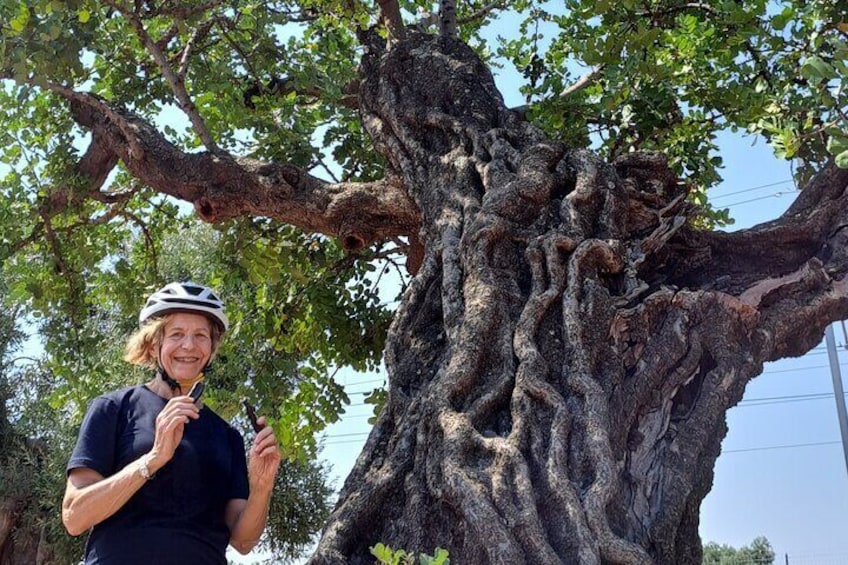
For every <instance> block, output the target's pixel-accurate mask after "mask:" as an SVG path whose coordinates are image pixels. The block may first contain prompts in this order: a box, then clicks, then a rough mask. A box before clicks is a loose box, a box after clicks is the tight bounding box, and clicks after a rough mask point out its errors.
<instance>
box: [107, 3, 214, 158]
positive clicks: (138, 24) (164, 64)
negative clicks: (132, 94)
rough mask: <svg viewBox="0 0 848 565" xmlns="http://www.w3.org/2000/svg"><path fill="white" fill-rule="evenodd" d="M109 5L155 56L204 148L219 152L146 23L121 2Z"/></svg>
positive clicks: (183, 83)
mask: <svg viewBox="0 0 848 565" xmlns="http://www.w3.org/2000/svg"><path fill="white" fill-rule="evenodd" d="M107 4H108V5H109V6H111V7H113V8H114V9H115V10H117V11H118V12H120V13H121V14H122V15H123V16H124V17H125V18H126V19H127V21H129V22H130V25H132V27H133V29H135V32H136V35H138V37H139V39H140V40H141V43H142V45H144V47H145V48H146V49H147V51H148V52H149V53H150V54H151V55H152V56H153V59H154V60H155V61H156V64H157V65H158V66H159V70H160V71H162V76H164V77H165V80H166V81H168V84H169V85H170V86H171V91H172V92H173V93H174V96H176V98H177V101H178V102H179V105H180V109H182V111H183V112H185V114H186V116H188V119H189V120H190V121H191V125H192V127H193V128H194V131H195V133H197V135H198V137H200V140H201V141H202V142H203V145H204V147H206V149H208V150H209V151H212V152H215V151H218V146H217V144H216V143H215V140H214V139H213V138H212V134H211V133H210V131H209V128H208V127H207V126H206V122H204V120H203V117H202V116H201V115H200V113H199V112H198V111H197V107H196V106H195V105H194V102H193V101H192V100H191V97H190V96H189V95H188V91H186V88H185V81H184V80H183V78H182V77H180V76H178V75H177V74H176V73H175V72H174V70H173V69H172V68H171V65H170V63H169V62H168V59H167V57H165V53H164V52H163V51H162V50H161V49H160V48H159V46H158V45H157V44H156V42H155V41H153V39H152V38H151V37H150V35H149V34H148V33H147V30H146V29H145V28H144V22H142V21H141V18H140V17H139V15H138V14H137V13H135V12H133V11H132V10H129V9H128V8H127V7H126V6H124V5H123V3H121V2H116V1H114V0H107Z"/></svg>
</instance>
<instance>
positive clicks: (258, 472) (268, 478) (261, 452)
mask: <svg viewBox="0 0 848 565" xmlns="http://www.w3.org/2000/svg"><path fill="white" fill-rule="evenodd" d="M257 422H258V423H259V425H261V426H262V430H261V431H260V432H259V433H258V434H256V437H255V438H253V447H251V448H250V455H249V458H248V462H247V476H248V479H249V481H250V491H251V492H254V491H262V492H268V491H270V490H271V489H272V488H273V487H274V478H275V477H276V476H277V471H278V470H279V469H280V460H281V458H282V457H281V455H280V446H279V444H278V443H277V438H276V436H274V430H273V429H272V428H271V427H270V426H268V425H267V423H266V420H265V417H264V416H261V417H260V418H259V419H258V420H257Z"/></svg>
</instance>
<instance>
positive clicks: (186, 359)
mask: <svg viewBox="0 0 848 565" xmlns="http://www.w3.org/2000/svg"><path fill="white" fill-rule="evenodd" d="M211 356H212V323H211V322H210V321H209V318H207V317H206V316H203V315H201V314H188V313H184V312H178V313H176V314H171V315H170V316H169V317H168V321H167V322H165V328H164V331H163V336H162V347H161V348H160V350H159V363H161V364H162V367H163V368H164V369H165V371H167V372H168V374H169V375H170V376H171V378H172V379H174V380H176V381H177V382H190V381H193V380H194V379H195V378H197V376H198V375H199V374H200V371H201V370H203V368H204V367H205V366H206V363H208V362H209V358H210V357H211Z"/></svg>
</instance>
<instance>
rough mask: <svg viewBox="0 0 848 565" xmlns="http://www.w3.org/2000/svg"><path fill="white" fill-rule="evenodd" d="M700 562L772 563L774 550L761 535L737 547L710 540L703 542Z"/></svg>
mask: <svg viewBox="0 0 848 565" xmlns="http://www.w3.org/2000/svg"><path fill="white" fill-rule="evenodd" d="M702 563H703V564H704V565H770V564H771V563H774V550H772V548H771V544H770V543H769V541H768V540H767V539H766V538H765V537H763V536H760V537H757V538H754V541H752V542H751V545H746V546H744V547H741V548H739V549H736V548H735V547H731V546H729V545H724V544H718V543H716V542H713V541H711V542H709V543H706V544H704V558H703V561H702Z"/></svg>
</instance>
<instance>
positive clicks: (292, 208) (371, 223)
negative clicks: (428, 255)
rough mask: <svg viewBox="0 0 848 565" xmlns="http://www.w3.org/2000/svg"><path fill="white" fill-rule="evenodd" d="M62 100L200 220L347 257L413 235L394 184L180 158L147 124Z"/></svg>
mask: <svg viewBox="0 0 848 565" xmlns="http://www.w3.org/2000/svg"><path fill="white" fill-rule="evenodd" d="M70 100H71V112H72V115H73V117H74V119H75V120H76V121H77V123H79V124H80V125H81V126H84V127H87V128H90V129H91V130H92V131H93V132H94V133H95V137H96V139H102V140H105V146H108V147H109V149H110V150H111V151H112V152H114V156H116V157H117V158H120V159H121V161H123V162H124V165H125V166H126V168H127V169H128V170H129V171H130V173H131V174H132V175H133V176H135V177H136V178H138V179H139V180H141V181H142V182H144V183H145V184H147V185H149V186H151V187H152V188H154V189H156V190H158V191H159V192H161V193H163V194H168V195H170V196H174V197H176V198H180V199H182V200H186V201H189V202H192V203H194V206H195V209H196V210H197V212H198V213H199V214H200V216H201V217H202V218H203V219H205V220H206V221H209V222H217V221H223V220H226V219H229V218H233V217H236V216H241V215H245V214H250V215H255V216H268V217H272V218H275V219H277V220H280V221H282V222H286V223H289V224H292V225H295V226H298V227H301V228H303V229H306V230H309V231H314V232H320V233H324V234H327V235H331V236H334V237H338V238H340V239H341V240H342V244H343V245H344V246H345V247H346V248H347V249H350V250H357V249H361V248H362V247H364V246H366V245H368V244H369V243H371V242H373V241H376V240H379V239H385V238H390V237H394V236H398V235H409V234H412V233H414V232H415V231H416V230H417V226H418V223H419V217H418V210H417V208H416V206H415V205H414V203H413V202H412V200H411V199H410V198H409V197H408V196H407V194H406V192H405V191H404V190H403V189H402V188H401V187H400V186H398V185H397V184H396V183H393V182H390V181H378V182H372V183H326V182H324V181H322V180H320V179H318V178H315V177H313V176H311V175H309V174H308V173H307V172H306V171H304V170H302V169H300V168H299V167H295V166H293V165H285V164H283V165H281V164H275V163H264V162H260V161H256V160H253V159H247V158H237V157H233V156H231V155H229V154H221V153H218V154H211V153H191V154H188V153H183V152H182V151H180V150H179V149H178V148H177V147H175V146H174V145H172V144H171V143H170V142H168V141H167V140H166V139H165V138H164V136H162V135H161V134H160V133H159V132H158V131H156V130H155V129H154V128H153V127H152V126H150V125H149V124H148V123H146V122H144V121H143V120H141V119H139V118H138V117H136V116H134V115H132V114H129V113H126V112H123V111H119V110H116V109H113V108H111V107H110V106H109V105H108V104H107V103H106V102H104V101H102V100H99V99H97V98H95V97H94V96H92V95H89V94H82V93H73V95H72V96H71V97H70Z"/></svg>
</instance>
